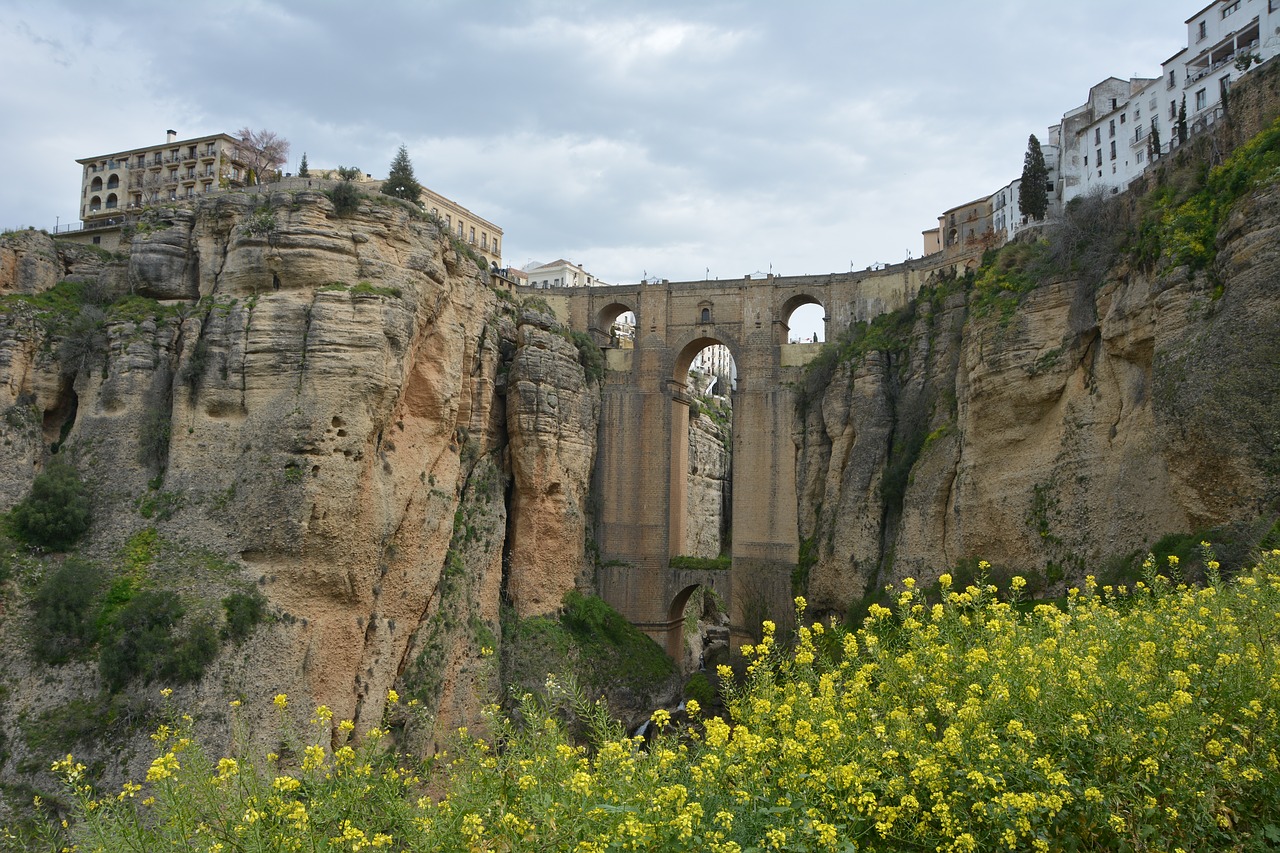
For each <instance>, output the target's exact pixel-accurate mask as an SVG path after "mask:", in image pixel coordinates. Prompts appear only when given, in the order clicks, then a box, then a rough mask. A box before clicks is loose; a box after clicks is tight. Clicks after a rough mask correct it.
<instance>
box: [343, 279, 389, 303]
mask: <svg viewBox="0 0 1280 853" xmlns="http://www.w3.org/2000/svg"><path fill="white" fill-rule="evenodd" d="M351 293H352V294H354V295H356V296H386V297H390V298H393V299H399V298H400V296H401V290H400V288H398V287H379V286H378V285H375V284H373V283H372V282H368V281H361V282H358V283H357V284H356V286H355V287H353V288H351Z"/></svg>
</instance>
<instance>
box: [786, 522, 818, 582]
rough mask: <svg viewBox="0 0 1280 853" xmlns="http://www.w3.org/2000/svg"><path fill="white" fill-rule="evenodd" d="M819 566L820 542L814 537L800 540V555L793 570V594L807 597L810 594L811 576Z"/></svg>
mask: <svg viewBox="0 0 1280 853" xmlns="http://www.w3.org/2000/svg"><path fill="white" fill-rule="evenodd" d="M817 564H818V542H817V540H816V539H815V538H814V537H813V536H805V537H804V538H802V539H801V540H800V554H799V558H798V560H797V561H796V567H795V568H794V569H792V570H791V594H792V595H806V594H808V592H809V576H810V574H811V573H812V572H813V567H814V566H816V565H817Z"/></svg>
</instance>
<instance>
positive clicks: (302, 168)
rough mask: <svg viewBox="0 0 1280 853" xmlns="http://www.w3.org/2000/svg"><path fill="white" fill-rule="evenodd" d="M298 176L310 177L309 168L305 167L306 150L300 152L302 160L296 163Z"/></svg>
mask: <svg viewBox="0 0 1280 853" xmlns="http://www.w3.org/2000/svg"><path fill="white" fill-rule="evenodd" d="M298 177H299V178H309V177H311V170H310V169H308V168H307V152H305V151H303V152H302V162H301V163H299V164H298Z"/></svg>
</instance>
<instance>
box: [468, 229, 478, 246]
mask: <svg viewBox="0 0 1280 853" xmlns="http://www.w3.org/2000/svg"><path fill="white" fill-rule="evenodd" d="M467 239H468V240H470V241H471V243H472V244H473V245H474V244H475V242H476V229H474V228H472V229H470V231H469V233H468V237H467Z"/></svg>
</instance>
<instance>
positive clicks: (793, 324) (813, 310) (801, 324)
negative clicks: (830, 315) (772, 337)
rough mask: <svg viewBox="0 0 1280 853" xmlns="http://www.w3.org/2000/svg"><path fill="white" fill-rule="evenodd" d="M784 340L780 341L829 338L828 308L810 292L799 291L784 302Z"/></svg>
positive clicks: (801, 341)
mask: <svg viewBox="0 0 1280 853" xmlns="http://www.w3.org/2000/svg"><path fill="white" fill-rule="evenodd" d="M778 316H780V317H781V318H782V321H783V322H782V325H783V329H782V335H783V340H781V341H779V343H802V344H807V343H821V342H823V341H825V340H826V339H827V317H826V309H825V306H823V304H822V302H821V301H820V300H819V299H818V298H817V297H816V296H814V295H812V294H810V293H797V294H795V295H794V296H792V297H791V298H789V299H788V300H787V301H786V302H784V303H782V310H781V311H780V312H779V315H778Z"/></svg>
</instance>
